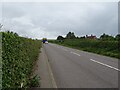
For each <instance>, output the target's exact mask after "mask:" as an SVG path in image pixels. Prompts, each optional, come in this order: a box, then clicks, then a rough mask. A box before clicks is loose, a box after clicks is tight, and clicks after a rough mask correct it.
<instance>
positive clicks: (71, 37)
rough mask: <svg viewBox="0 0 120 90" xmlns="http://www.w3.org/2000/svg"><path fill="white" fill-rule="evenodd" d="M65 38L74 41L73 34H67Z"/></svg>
mask: <svg viewBox="0 0 120 90" xmlns="http://www.w3.org/2000/svg"><path fill="white" fill-rule="evenodd" d="M66 38H67V39H74V38H76V37H75V35H74V32H69V33H68V34H67V35H66Z"/></svg>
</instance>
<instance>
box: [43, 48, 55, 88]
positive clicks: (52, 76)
mask: <svg viewBox="0 0 120 90" xmlns="http://www.w3.org/2000/svg"><path fill="white" fill-rule="evenodd" d="M43 50H44V52H45V56H46V58H47V60H46V63H47V65H48V69H49V74H50V76H51V80H52V81H51V82H52V85H53V88H57V84H56V81H55V79H54V75H53V73H52V69H51V66H50V64H49V59H48V56H47V55H46V50H45V48H44V46H43Z"/></svg>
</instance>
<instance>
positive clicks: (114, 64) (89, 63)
mask: <svg viewBox="0 0 120 90" xmlns="http://www.w3.org/2000/svg"><path fill="white" fill-rule="evenodd" d="M44 49H45V52H46V55H47V57H48V59H49V60H48V61H49V64H50V66H51V69H52V73H53V76H54V79H55V82H56V85H57V87H58V88H118V72H119V71H120V70H119V69H118V61H119V60H117V59H114V58H110V57H106V56H102V55H97V54H93V53H88V52H84V51H80V50H76V49H72V48H68V47H64V46H60V45H56V44H51V43H49V44H44Z"/></svg>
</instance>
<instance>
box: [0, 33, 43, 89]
mask: <svg viewBox="0 0 120 90" xmlns="http://www.w3.org/2000/svg"><path fill="white" fill-rule="evenodd" d="M0 33H2V73H3V74H2V87H3V89H4V88H29V87H31V84H33V86H36V85H37V84H38V80H39V78H36V77H33V78H30V76H31V73H32V68H33V65H34V62H35V61H36V60H37V58H38V55H39V52H40V48H41V41H40V40H33V39H30V38H25V37H20V36H18V35H17V34H16V33H13V32H0Z"/></svg>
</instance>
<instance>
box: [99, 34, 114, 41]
mask: <svg viewBox="0 0 120 90" xmlns="http://www.w3.org/2000/svg"><path fill="white" fill-rule="evenodd" d="M100 39H101V40H114V37H113V36H109V35H107V34H105V33H104V34H103V35H101V36H100Z"/></svg>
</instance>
